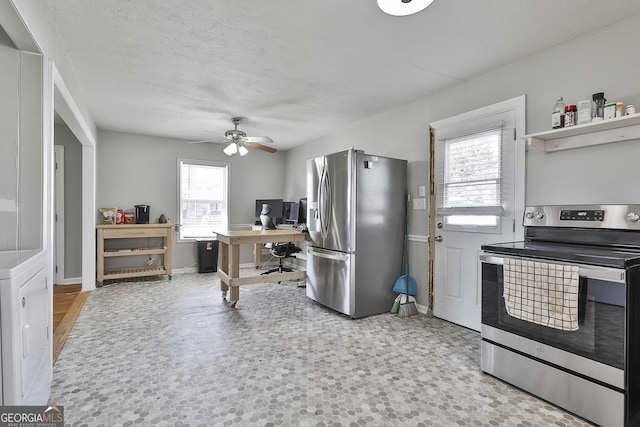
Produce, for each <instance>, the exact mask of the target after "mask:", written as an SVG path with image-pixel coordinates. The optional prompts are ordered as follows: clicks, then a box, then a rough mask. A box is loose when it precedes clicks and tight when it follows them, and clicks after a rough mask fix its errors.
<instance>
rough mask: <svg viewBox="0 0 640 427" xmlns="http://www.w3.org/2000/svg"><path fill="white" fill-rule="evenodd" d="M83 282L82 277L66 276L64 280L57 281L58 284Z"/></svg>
mask: <svg viewBox="0 0 640 427" xmlns="http://www.w3.org/2000/svg"><path fill="white" fill-rule="evenodd" d="M81 283H82V277H65V279H64V282H62V283H56V285H62V286H64V285H79V284H81Z"/></svg>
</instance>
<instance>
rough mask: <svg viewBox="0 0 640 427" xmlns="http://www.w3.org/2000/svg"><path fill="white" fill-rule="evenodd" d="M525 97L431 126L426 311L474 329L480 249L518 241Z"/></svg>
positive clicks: (477, 318) (477, 326)
mask: <svg viewBox="0 0 640 427" xmlns="http://www.w3.org/2000/svg"><path fill="white" fill-rule="evenodd" d="M524 120H525V97H524V96H521V97H518V98H514V99H510V100H507V101H503V102H501V103H498V104H494V105H491V106H488V107H484V108H481V109H478V110H474V111H471V112H468V113H464V114H461V115H458V116H455V117H451V118H448V119H444V120H441V121H438V122H436V123H432V124H431V126H432V127H433V128H434V130H435V140H434V141H433V142H432V144H435V146H434V147H433V151H432V152H434V153H435V154H434V165H435V166H434V173H433V175H434V179H435V183H434V190H435V193H436V197H435V199H436V214H435V218H430V221H432V225H431V233H430V234H431V236H432V237H434V239H435V245H434V246H435V253H434V254H431V256H433V257H434V258H433V259H434V262H433V266H434V267H433V269H434V271H433V313H434V315H435V316H437V317H440V318H442V319H445V320H448V321H450V322H453V323H457V324H459V325H462V326H465V327H467V328H471V329H474V330H478V331H479V330H480V317H481V299H482V292H481V291H482V290H481V283H482V282H481V280H480V276H481V269H480V263H479V262H478V254H479V252H480V251H481V249H480V247H481V246H482V245H483V244H487V243H496V242H509V241H515V240H520V239H521V238H522V230H523V229H522V212H523V210H524V167H525V164H524V141H523V140H522V139H521V138H522V136H523V135H524V129H525V125H524Z"/></svg>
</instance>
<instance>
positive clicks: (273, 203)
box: [256, 199, 283, 223]
mask: <svg viewBox="0 0 640 427" xmlns="http://www.w3.org/2000/svg"><path fill="white" fill-rule="evenodd" d="M264 203H266V204H267V205H269V206H270V207H271V213H270V214H269V216H270V217H271V218H273V220H274V221H276V223H278V222H281V221H282V216H283V213H282V210H283V206H282V205H283V201H282V199H258V200H256V218H260V211H261V210H262V205H263V204H264Z"/></svg>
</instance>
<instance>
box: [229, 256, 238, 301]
mask: <svg viewBox="0 0 640 427" xmlns="http://www.w3.org/2000/svg"><path fill="white" fill-rule="evenodd" d="M239 277H240V245H231V246H230V248H229V282H231V280H232V279H237V278H239ZM239 299H240V286H237V285H236V286H231V297H230V301H231V308H235V307H236V304H237V302H238V300H239Z"/></svg>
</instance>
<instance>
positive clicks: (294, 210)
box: [284, 202, 300, 225]
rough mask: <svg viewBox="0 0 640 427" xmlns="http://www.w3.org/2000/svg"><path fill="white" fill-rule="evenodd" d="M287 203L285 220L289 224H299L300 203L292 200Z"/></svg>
mask: <svg viewBox="0 0 640 427" xmlns="http://www.w3.org/2000/svg"><path fill="white" fill-rule="evenodd" d="M287 205H288V206H287V209H285V211H286V212H285V219H284V220H285V222H286V223H287V224H294V225H295V224H298V211H299V209H298V208H299V206H300V205H299V204H298V203H296V202H290V203H288V204H287Z"/></svg>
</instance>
